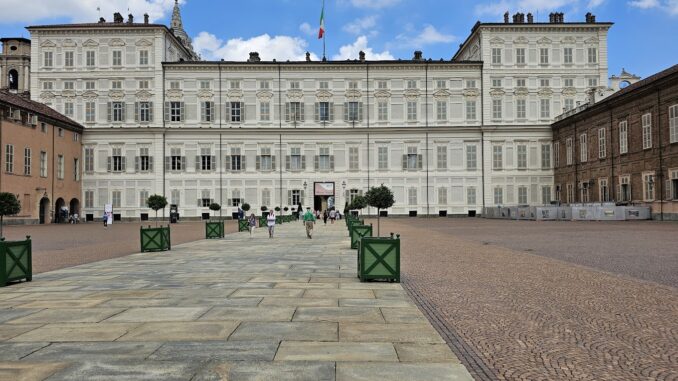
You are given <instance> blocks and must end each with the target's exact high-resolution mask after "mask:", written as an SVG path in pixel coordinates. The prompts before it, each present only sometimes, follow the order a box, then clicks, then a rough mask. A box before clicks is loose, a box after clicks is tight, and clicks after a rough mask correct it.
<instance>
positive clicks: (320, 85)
mask: <svg viewBox="0 0 678 381" xmlns="http://www.w3.org/2000/svg"><path fill="white" fill-rule="evenodd" d="M318 88H319V89H320V90H328V89H329V88H330V83H329V82H328V81H320V82H318Z"/></svg>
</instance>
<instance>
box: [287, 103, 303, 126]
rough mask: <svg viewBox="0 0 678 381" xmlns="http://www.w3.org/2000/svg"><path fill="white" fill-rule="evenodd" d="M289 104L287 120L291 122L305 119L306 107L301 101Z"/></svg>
mask: <svg viewBox="0 0 678 381" xmlns="http://www.w3.org/2000/svg"><path fill="white" fill-rule="evenodd" d="M287 105H288V113H287V120H289V121H291V122H303V121H304V107H303V103H301V102H290V103H288V104H287Z"/></svg>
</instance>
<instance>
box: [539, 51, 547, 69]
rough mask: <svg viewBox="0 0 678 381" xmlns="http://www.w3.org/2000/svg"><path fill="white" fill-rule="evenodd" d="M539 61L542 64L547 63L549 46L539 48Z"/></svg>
mask: <svg viewBox="0 0 678 381" xmlns="http://www.w3.org/2000/svg"><path fill="white" fill-rule="evenodd" d="M539 63H540V64H542V65H548V63H549V48H540V49H539Z"/></svg>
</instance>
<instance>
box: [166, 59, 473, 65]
mask: <svg viewBox="0 0 678 381" xmlns="http://www.w3.org/2000/svg"><path fill="white" fill-rule="evenodd" d="M367 64H411V65H426V64H428V65H434V64H438V65H482V64H483V61H449V60H445V61H434V60H430V61H428V60H426V61H414V60H375V61H370V60H366V61H360V60H346V61H257V62H247V61H163V62H162V65H168V66H182V65H252V66H257V65H367Z"/></svg>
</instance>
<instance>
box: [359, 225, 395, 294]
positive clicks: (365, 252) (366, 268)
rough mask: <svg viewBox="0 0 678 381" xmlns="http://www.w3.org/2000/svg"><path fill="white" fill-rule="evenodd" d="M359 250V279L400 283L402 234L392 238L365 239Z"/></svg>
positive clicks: (361, 242)
mask: <svg viewBox="0 0 678 381" xmlns="http://www.w3.org/2000/svg"><path fill="white" fill-rule="evenodd" d="M358 246H359V248H358V278H360V281H361V282H365V281H367V280H388V281H391V282H398V283H400V234H398V235H397V236H396V238H393V233H391V237H363V238H361V239H360V243H359V245H358Z"/></svg>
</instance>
